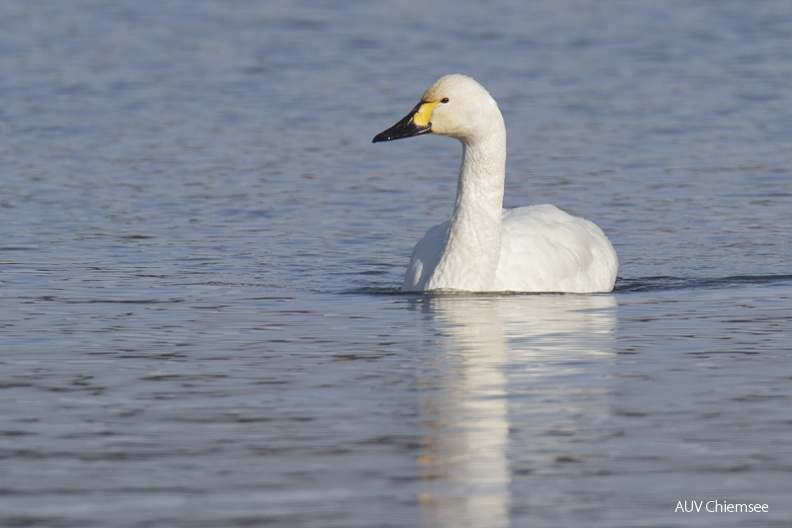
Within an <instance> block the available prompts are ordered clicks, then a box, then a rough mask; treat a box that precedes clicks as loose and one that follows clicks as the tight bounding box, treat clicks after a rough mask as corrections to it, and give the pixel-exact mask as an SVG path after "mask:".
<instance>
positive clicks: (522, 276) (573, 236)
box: [373, 74, 618, 293]
mask: <svg viewBox="0 0 792 528" xmlns="http://www.w3.org/2000/svg"><path fill="white" fill-rule="evenodd" d="M429 133H432V134H441V135H444V136H450V137H453V138H456V139H458V140H459V141H460V142H461V143H462V167H461V169H460V170H459V178H458V181H457V193H456V201H455V203H454V209H453V212H452V213H451V218H449V219H448V220H446V221H445V222H443V223H441V224H438V225H436V226H434V227H432V228H431V229H429V231H428V232H427V233H426V235H425V236H424V237H423V238H422V239H421V240H420V241H419V242H418V243H417V244H416V245H415V249H413V252H412V256H411V258H410V265H409V267H408V268H407V273H406V274H405V277H404V284H403V285H402V291H406V292H421V291H462V292H507V291H508V292H569V293H595V292H609V291H611V290H612V289H613V285H614V283H615V282H616V271H617V268H618V258H617V257H616V252H615V251H614V249H613V246H612V245H611V243H610V241H609V240H608V237H606V236H605V234H604V233H603V232H602V230H601V229H600V228H599V227H597V226H596V225H595V224H593V223H592V222H589V221H588V220H584V219H583V218H578V217H575V216H572V215H569V214H567V213H565V212H564V211H561V210H560V209H558V208H556V207H555V206H552V205H534V206H528V207H518V208H515V209H503V190H504V182H505V178H506V126H505V124H504V122H503V116H502V115H501V113H500V110H499V109H498V104H497V103H496V102H495V100H494V99H493V98H492V96H491V95H490V94H489V92H488V91H487V90H486V89H485V88H484V87H483V86H481V85H480V84H479V83H478V82H476V81H475V80H474V79H472V78H471V77H467V76H465V75H460V74H451V75H446V76H444V77H441V78H440V79H438V80H437V81H436V82H435V83H434V84H433V85H432V86H431V87H430V88H429V89H428V90H427V91H426V93H424V95H423V97H422V98H421V101H420V102H419V103H418V104H417V105H416V106H415V108H413V109H412V111H411V112H410V113H409V114H408V115H407V116H405V117H404V118H403V119H401V120H400V121H399V122H397V123H396V124H395V125H393V126H392V127H391V128H389V129H387V130H385V131H383V132H381V133H379V134H377V135H376V136H375V137H374V139H373V143H378V142H381V141H391V140H394V139H400V138H407V137H413V136H418V135H422V134H429Z"/></svg>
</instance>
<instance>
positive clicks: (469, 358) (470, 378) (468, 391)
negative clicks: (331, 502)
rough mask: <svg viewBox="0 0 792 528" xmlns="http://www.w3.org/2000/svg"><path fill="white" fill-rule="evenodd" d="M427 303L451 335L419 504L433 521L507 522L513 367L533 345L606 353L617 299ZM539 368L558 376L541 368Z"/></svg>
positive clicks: (484, 527) (575, 355)
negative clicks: (510, 383)
mask: <svg viewBox="0 0 792 528" xmlns="http://www.w3.org/2000/svg"><path fill="white" fill-rule="evenodd" d="M421 302H422V303H425V304H424V306H425V307H426V310H427V311H429V312H430V313H432V314H434V317H433V318H432V319H431V321H432V324H433V326H435V329H436V331H437V332H438V333H440V334H442V335H444V336H446V338H447V351H446V353H445V355H444V358H443V361H444V365H443V368H442V369H441V370H442V371H443V372H444V376H445V378H444V379H443V380H442V381H441V383H442V385H441V389H440V390H439V391H438V392H437V393H435V394H434V395H433V396H432V397H431V398H427V399H426V400H424V402H423V408H424V413H425V421H426V434H425V437H424V441H423V448H422V455H421V457H420V458H419V460H420V461H421V463H422V464H423V467H424V478H425V480H426V484H425V486H426V490H427V491H426V492H425V493H423V494H422V495H421V504H422V505H423V507H424V509H425V511H426V512H427V514H428V515H429V517H430V518H431V519H432V521H433V523H432V524H433V525H437V526H453V527H465V526H470V527H477V528H495V527H505V526H508V525H509V509H510V505H511V499H512V496H511V489H510V483H511V474H512V471H511V465H510V460H509V456H508V454H509V436H510V429H511V428H512V424H511V421H510V419H509V414H510V413H509V400H510V398H512V397H513V394H511V392H510V388H509V382H508V378H507V376H508V375H509V374H510V373H511V371H512V369H514V367H513V366H512V367H510V365H513V364H514V363H515V362H521V363H522V362H530V359H531V358H530V357H527V356H526V355H525V354H526V351H527V350H528V349H529V348H530V345H529V344H531V343H532V344H533V346H538V347H540V348H542V349H546V350H547V351H549V352H550V353H552V354H559V355H560V354H562V353H565V354H567V355H568V356H569V359H579V358H580V356H581V354H586V355H588V354H591V353H597V352H600V353H604V352H607V351H608V349H609V346H608V343H609V342H610V334H611V333H612V331H613V330H614V326H615V322H614V318H613V314H612V313H611V310H607V309H606V308H609V307H612V306H615V304H616V302H615V299H613V298H612V297H600V296H582V295H532V296H474V297H471V296H462V295H449V296H438V297H432V298H430V299H426V298H424V299H422V300H421ZM545 357H546V356H545ZM592 357H593V358H595V359H597V360H599V358H601V356H598V355H596V354H595V355H594V356H592ZM542 373H543V374H542ZM537 375H539V376H545V377H548V378H549V377H553V376H555V373H551V372H547V371H545V370H543V369H540V373H537Z"/></svg>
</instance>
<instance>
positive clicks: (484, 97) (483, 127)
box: [373, 74, 503, 143]
mask: <svg viewBox="0 0 792 528" xmlns="http://www.w3.org/2000/svg"><path fill="white" fill-rule="evenodd" d="M493 127H500V128H502V127H503V117H502V116H501V113H500V110H498V105H497V103H496V102H495V100H494V99H493V98H492V96H491V95H490V94H489V92H487V90H485V89H484V87H483V86H481V85H480V84H479V83H477V82H476V81H475V80H473V79H472V78H470V77H467V76H465V75H459V74H452V75H446V76H444V77H441V78H440V79H438V80H437V82H435V83H434V84H433V85H432V86H431V87H430V88H429V89H428V90H426V93H425V94H424V95H423V97H422V98H421V102H420V103H418V104H417V105H416V107H415V108H413V109H412V111H411V112H410V113H409V114H407V115H406V116H405V117H404V119H402V120H401V121H399V122H398V123H396V124H395V125H393V126H392V127H390V128H389V129H388V130H385V131H384V132H381V133H379V134H377V135H376V136H374V141H373V142H374V143H378V142H380V141H391V140H393V139H401V138H406V137H412V136H418V135H421V134H428V133H433V134H442V135H444V136H451V137H454V138H457V139H459V140H461V141H469V140H471V139H473V138H475V137H476V136H477V135H479V134H487V135H489V134H491V133H492V130H493Z"/></svg>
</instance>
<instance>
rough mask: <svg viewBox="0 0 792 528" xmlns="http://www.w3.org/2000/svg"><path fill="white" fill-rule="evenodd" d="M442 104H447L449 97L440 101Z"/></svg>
mask: <svg viewBox="0 0 792 528" xmlns="http://www.w3.org/2000/svg"><path fill="white" fill-rule="evenodd" d="M440 102H441V103H443V104H446V103H447V102H448V97H443V98H442V99H440Z"/></svg>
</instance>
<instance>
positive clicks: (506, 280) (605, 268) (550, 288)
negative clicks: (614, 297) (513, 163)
mask: <svg viewBox="0 0 792 528" xmlns="http://www.w3.org/2000/svg"><path fill="white" fill-rule="evenodd" d="M501 234H502V238H501V256H500V261H499V263H498V270H497V273H496V275H495V289H496V290H502V291H531V292H573V293H590V292H601V291H611V290H612V289H613V285H614V283H615V282H616V270H617V268H618V259H617V257H616V252H615V251H614V249H613V246H612V245H611V243H610V241H609V240H608V238H607V237H606V236H605V234H604V233H603V232H602V230H601V229H600V228H599V227H597V226H596V225H595V224H593V223H592V222H589V221H588V220H585V219H583V218H578V217H575V216H572V215H569V214H567V213H565V212H564V211H562V210H560V209H558V208H557V207H555V206H552V205H534V206H530V207H519V208H517V209H504V211H503V223H502V226H501Z"/></svg>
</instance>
